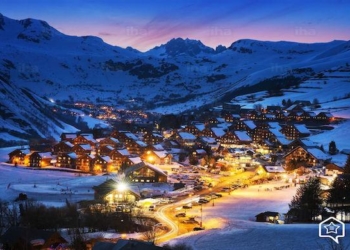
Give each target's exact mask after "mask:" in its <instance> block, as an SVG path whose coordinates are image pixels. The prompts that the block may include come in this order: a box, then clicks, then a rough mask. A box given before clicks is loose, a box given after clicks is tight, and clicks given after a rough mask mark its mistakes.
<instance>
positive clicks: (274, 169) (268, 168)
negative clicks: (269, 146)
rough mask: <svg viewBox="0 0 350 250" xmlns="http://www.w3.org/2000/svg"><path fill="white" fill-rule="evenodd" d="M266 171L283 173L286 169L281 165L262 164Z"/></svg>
mask: <svg viewBox="0 0 350 250" xmlns="http://www.w3.org/2000/svg"><path fill="white" fill-rule="evenodd" d="M264 169H265V170H266V172H268V173H285V172H286V170H285V169H284V168H283V167H282V166H264Z"/></svg>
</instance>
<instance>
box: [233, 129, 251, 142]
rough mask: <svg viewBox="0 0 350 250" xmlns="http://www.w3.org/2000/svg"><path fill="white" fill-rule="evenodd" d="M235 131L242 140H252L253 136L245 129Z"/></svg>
mask: <svg viewBox="0 0 350 250" xmlns="http://www.w3.org/2000/svg"><path fill="white" fill-rule="evenodd" d="M234 133H235V135H236V136H237V137H238V139H239V140H240V141H252V138H250V137H249V135H248V134H247V132H245V131H235V132H234Z"/></svg>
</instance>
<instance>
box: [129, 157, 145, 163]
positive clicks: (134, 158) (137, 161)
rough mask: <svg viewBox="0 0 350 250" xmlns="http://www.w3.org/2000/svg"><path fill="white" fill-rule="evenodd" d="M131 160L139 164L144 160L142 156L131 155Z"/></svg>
mask: <svg viewBox="0 0 350 250" xmlns="http://www.w3.org/2000/svg"><path fill="white" fill-rule="evenodd" d="M129 160H130V161H131V162H132V163H134V164H138V163H142V162H143V161H142V160H141V158H140V157H129Z"/></svg>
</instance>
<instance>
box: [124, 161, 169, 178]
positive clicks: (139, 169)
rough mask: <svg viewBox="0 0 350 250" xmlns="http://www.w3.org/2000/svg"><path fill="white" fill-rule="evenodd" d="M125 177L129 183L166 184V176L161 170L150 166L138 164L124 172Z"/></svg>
mask: <svg viewBox="0 0 350 250" xmlns="http://www.w3.org/2000/svg"><path fill="white" fill-rule="evenodd" d="M124 173H125V176H126V178H128V179H129V180H130V181H131V182H150V183H153V182H167V180H168V176H167V174H166V173H164V172H163V171H162V170H161V169H159V168H157V167H155V166H154V165H151V164H146V163H144V162H140V163H138V164H135V165H133V166H130V167H129V168H127V169H126V170H125V171H124Z"/></svg>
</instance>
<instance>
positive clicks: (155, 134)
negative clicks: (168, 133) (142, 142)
mask: <svg viewBox="0 0 350 250" xmlns="http://www.w3.org/2000/svg"><path fill="white" fill-rule="evenodd" d="M152 135H153V136H154V137H158V138H163V136H162V135H161V134H159V133H157V132H152Z"/></svg>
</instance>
